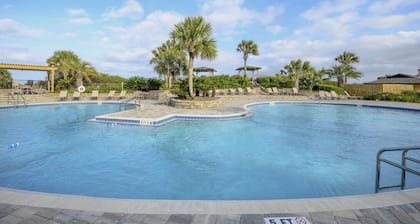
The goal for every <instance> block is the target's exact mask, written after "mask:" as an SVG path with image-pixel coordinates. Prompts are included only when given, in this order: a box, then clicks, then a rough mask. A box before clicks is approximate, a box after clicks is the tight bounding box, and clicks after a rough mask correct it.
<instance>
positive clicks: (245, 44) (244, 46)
mask: <svg viewBox="0 0 420 224" xmlns="http://www.w3.org/2000/svg"><path fill="white" fill-rule="evenodd" d="M236 51H237V52H242V53H243V58H244V78H245V77H246V69H247V67H246V62H247V60H248V55H249V54H252V55H258V54H259V53H258V45H257V44H255V43H254V42H253V41H252V40H242V42H241V43H239V44H238V46H237V47H236Z"/></svg>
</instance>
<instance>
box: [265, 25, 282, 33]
mask: <svg viewBox="0 0 420 224" xmlns="http://www.w3.org/2000/svg"><path fill="white" fill-rule="evenodd" d="M266 30H267V31H268V32H270V33H272V34H277V33H280V32H281V31H283V27H282V26H280V25H270V26H267V27H266Z"/></svg>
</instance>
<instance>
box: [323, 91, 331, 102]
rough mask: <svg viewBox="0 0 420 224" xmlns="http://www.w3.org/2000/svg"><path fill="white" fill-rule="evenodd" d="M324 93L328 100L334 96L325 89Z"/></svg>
mask: <svg viewBox="0 0 420 224" xmlns="http://www.w3.org/2000/svg"><path fill="white" fill-rule="evenodd" d="M324 94H325V98H326V99H327V100H331V99H332V96H331V94H330V92H327V91H325V92H324Z"/></svg>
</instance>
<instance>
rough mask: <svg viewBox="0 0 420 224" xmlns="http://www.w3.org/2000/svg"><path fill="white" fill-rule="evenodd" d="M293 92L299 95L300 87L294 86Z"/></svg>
mask: <svg viewBox="0 0 420 224" xmlns="http://www.w3.org/2000/svg"><path fill="white" fill-rule="evenodd" d="M292 93H293V95H299V90H298V88H296V87H293V88H292Z"/></svg>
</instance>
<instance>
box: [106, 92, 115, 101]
mask: <svg viewBox="0 0 420 224" xmlns="http://www.w3.org/2000/svg"><path fill="white" fill-rule="evenodd" d="M114 95H115V90H111V91H109V93H108V95H107V96H106V98H107V99H108V100H112V98H114Z"/></svg>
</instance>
